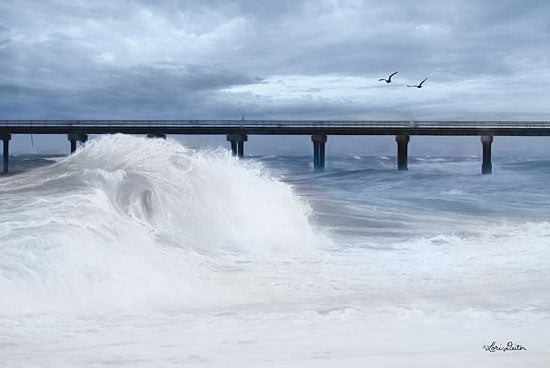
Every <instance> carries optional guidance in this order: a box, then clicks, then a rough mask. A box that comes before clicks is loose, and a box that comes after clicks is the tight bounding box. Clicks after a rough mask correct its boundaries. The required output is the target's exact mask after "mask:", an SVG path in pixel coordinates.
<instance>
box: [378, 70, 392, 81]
mask: <svg viewBox="0 0 550 368" xmlns="http://www.w3.org/2000/svg"><path fill="white" fill-rule="evenodd" d="M396 74H397V72H395V73H392V74H390V76H389V77H388V79H384V78H380V79H379V80H378V81H379V82H382V81H384V82H386V83H391V77H393V76H394V75H396Z"/></svg>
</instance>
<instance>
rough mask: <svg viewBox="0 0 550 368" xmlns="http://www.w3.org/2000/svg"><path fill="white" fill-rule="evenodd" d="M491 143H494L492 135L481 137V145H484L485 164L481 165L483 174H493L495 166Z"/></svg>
mask: <svg viewBox="0 0 550 368" xmlns="http://www.w3.org/2000/svg"><path fill="white" fill-rule="evenodd" d="M491 143H493V136H492V135H484V136H481V144H482V145H483V163H482V164H481V173H482V174H484V175H485V174H491V173H492V172H493V164H492V162H491Z"/></svg>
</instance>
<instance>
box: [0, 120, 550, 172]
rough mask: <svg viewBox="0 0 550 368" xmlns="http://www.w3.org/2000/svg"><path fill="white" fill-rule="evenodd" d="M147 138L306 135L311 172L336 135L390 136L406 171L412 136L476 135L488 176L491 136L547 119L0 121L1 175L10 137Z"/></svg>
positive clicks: (526, 132) (234, 149)
mask: <svg viewBox="0 0 550 368" xmlns="http://www.w3.org/2000/svg"><path fill="white" fill-rule="evenodd" d="M114 133H123V134H145V135H147V136H148V137H149V138H166V135H168V134H219V135H226V137H227V141H228V142H230V146H231V153H232V154H233V155H234V156H237V157H243V156H244V144H245V142H247V141H248V137H249V136H252V135H309V136H311V141H312V143H313V168H314V170H317V171H322V170H324V168H325V144H326V142H327V141H328V136H331V135H332V136H334V135H394V136H395V140H396V142H397V169H398V170H408V166H407V162H408V157H407V152H408V145H409V142H410V139H411V136H415V135H432V136H479V137H480V139H481V144H482V152H483V159H482V165H481V173H482V174H490V173H492V161H491V145H492V143H493V138H494V137H495V136H550V122H545V121H374V120H372V121H371V120H361V121H355V120H353V121H336V120H334V121H333V120H0V138H1V139H2V142H3V146H4V147H3V148H4V149H3V172H4V173H6V172H8V167H9V159H8V158H9V141H10V139H11V136H12V135H13V134H67V139H68V140H69V142H70V149H71V152H74V151H75V150H76V148H77V142H80V143H84V142H86V140H87V139H88V134H114Z"/></svg>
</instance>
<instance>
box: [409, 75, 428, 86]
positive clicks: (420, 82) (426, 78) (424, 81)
mask: <svg viewBox="0 0 550 368" xmlns="http://www.w3.org/2000/svg"><path fill="white" fill-rule="evenodd" d="M426 79H428V77H426V78H424V80H423V81H422V82H420V84H419V85H418V86H409V85H408V84H407V87H416V88H422V83H424V82H425V81H426Z"/></svg>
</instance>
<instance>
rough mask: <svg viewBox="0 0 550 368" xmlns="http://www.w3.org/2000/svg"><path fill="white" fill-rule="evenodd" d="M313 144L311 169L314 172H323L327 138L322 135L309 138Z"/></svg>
mask: <svg viewBox="0 0 550 368" xmlns="http://www.w3.org/2000/svg"><path fill="white" fill-rule="evenodd" d="M311 141H312V142H313V168H314V169H315V170H316V171H323V170H324V169H325V143H326V142H327V136H326V135H323V134H316V135H312V136H311Z"/></svg>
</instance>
